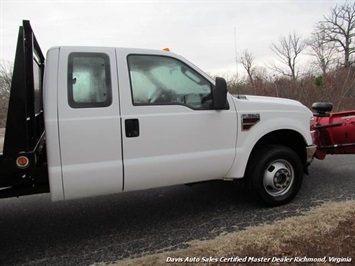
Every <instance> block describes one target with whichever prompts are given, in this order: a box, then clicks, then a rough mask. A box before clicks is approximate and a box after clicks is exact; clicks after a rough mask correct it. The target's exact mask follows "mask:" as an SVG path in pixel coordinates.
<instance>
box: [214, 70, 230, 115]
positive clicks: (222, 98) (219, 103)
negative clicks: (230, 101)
mask: <svg viewBox="0 0 355 266" xmlns="http://www.w3.org/2000/svg"><path fill="white" fill-rule="evenodd" d="M213 106H214V109H215V110H223V109H226V107H227V82H226V80H225V79H224V78H220V77H217V78H216V86H215V87H214V89H213Z"/></svg>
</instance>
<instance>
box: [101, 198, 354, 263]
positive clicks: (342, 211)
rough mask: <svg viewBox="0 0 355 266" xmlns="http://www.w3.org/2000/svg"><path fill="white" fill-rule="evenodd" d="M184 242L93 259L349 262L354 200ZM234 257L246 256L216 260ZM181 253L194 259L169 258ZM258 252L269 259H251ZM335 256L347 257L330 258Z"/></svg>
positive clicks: (126, 261) (148, 261)
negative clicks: (122, 256)
mask: <svg viewBox="0 0 355 266" xmlns="http://www.w3.org/2000/svg"><path fill="white" fill-rule="evenodd" d="M187 244H188V245H189V246H190V247H189V248H188V249H183V250H176V251H171V252H164V253H159V254H154V255H147V256H145V257H142V258H136V259H126V260H122V261H117V262H114V263H111V264H108V263H102V264H96V265H166V264H172V265H175V264H178V265H268V264H272V265H300V263H301V264H303V265H335V264H336V265H354V262H355V200H350V201H347V202H337V203H335V202H329V203H325V204H324V205H322V206H321V207H318V208H314V209H312V210H310V211H307V212H305V213H303V214H302V215H301V216H296V217H291V218H287V219H285V220H280V221H277V222H274V223H273V224H267V225H263V226H257V227H250V228H247V229H246V230H243V231H240V232H235V233H230V234H225V235H221V236H219V237H217V238H215V239H213V240H207V241H193V242H189V243H187ZM236 257H239V258H240V259H244V260H246V262H240V263H236V262H233V263H231V262H229V263H227V262H225V261H224V262H221V261H220V259H221V258H236ZM186 258H189V259H192V260H194V259H195V261H196V260H199V262H197V263H196V262H192V263H191V262H190V263H186V262H185V263H184V262H180V263H173V262H172V260H175V261H176V260H179V259H180V260H183V261H184V260H186ZM262 258H263V259H265V260H268V259H269V261H268V262H266V261H265V262H262V263H256V262H255V261H254V263H253V262H252V260H253V259H255V260H256V259H262ZM285 258H288V259H289V261H285ZM318 258H319V259H322V258H324V260H325V262H316V263H305V262H304V260H308V259H311V260H312V259H318ZM332 259H333V260H334V262H332ZM216 260H218V262H216ZM249 260H251V261H249ZM273 260H274V261H273ZM282 260H284V261H282ZM286 260H287V259H286ZM341 260H346V261H347V263H346V264H345V263H340V264H337V263H336V262H337V261H338V262H340V261H341ZM349 260H351V262H349ZM203 261H205V262H203ZM208 261H209V262H208ZM169 262H170V263H169Z"/></svg>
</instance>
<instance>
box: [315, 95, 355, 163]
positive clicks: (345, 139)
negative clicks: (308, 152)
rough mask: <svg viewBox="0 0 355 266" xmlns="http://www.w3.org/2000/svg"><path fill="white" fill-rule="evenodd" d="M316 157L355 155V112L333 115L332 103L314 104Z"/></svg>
mask: <svg viewBox="0 0 355 266" xmlns="http://www.w3.org/2000/svg"><path fill="white" fill-rule="evenodd" d="M312 108H313V109H314V110H316V111H317V113H315V114H314V116H315V125H314V130H315V144H316V145H317V147H318V148H317V152H316V154H315V157H316V158H317V159H320V160H323V159H324V158H325V156H326V155H327V154H355V110H352V111H345V112H335V113H331V110H332V108H333V105H332V104H331V103H320V102H317V103H314V104H313V105H312Z"/></svg>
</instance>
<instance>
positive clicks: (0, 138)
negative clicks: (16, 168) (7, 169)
mask: <svg viewBox="0 0 355 266" xmlns="http://www.w3.org/2000/svg"><path fill="white" fill-rule="evenodd" d="M4 137H5V128H0V154H1V153H2V150H3V148H4Z"/></svg>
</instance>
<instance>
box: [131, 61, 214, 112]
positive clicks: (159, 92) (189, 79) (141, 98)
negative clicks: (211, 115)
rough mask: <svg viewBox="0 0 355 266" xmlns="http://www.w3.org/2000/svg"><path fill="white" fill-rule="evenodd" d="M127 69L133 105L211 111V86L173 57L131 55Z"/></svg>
mask: <svg viewBox="0 0 355 266" xmlns="http://www.w3.org/2000/svg"><path fill="white" fill-rule="evenodd" d="M128 67H129V72H130V79H131V88H132V99H133V105H185V106H187V107H189V108H192V109H202V110H204V109H210V106H211V102H212V100H211V98H212V97H211V95H212V85H211V83H209V82H208V81H207V80H206V79H205V78H204V77H202V76H201V75H200V74H198V73H197V72H196V71H194V70H193V69H191V68H190V67H188V66H187V65H185V64H184V63H182V62H180V61H179V60H176V59H174V58H171V57H166V56H155V55H130V56H128Z"/></svg>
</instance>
